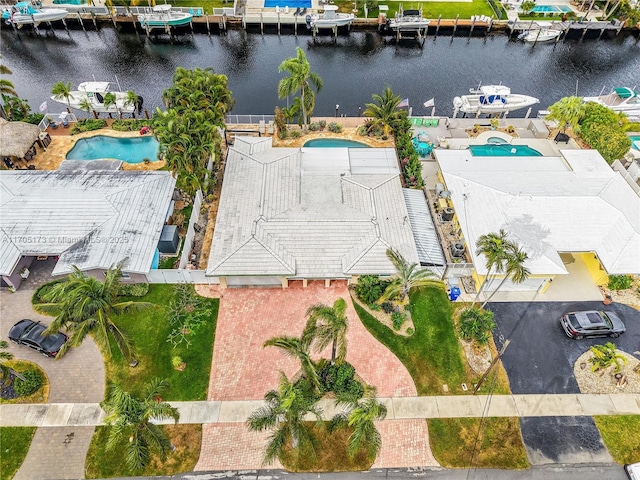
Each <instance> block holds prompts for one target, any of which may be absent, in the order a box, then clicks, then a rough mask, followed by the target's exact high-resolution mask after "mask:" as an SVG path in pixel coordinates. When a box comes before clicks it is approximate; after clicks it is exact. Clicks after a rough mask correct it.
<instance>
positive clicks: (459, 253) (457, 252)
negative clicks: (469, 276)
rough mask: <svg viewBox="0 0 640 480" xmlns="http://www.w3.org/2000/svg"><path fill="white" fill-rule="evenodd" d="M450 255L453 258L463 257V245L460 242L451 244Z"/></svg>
mask: <svg viewBox="0 0 640 480" xmlns="http://www.w3.org/2000/svg"><path fill="white" fill-rule="evenodd" d="M451 255H453V256H454V257H463V256H464V245H463V244H462V243H460V242H456V243H453V244H451Z"/></svg>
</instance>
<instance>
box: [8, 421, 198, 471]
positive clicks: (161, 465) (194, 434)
mask: <svg viewBox="0 0 640 480" xmlns="http://www.w3.org/2000/svg"><path fill="white" fill-rule="evenodd" d="M110 428H111V427H96V433H95V434H94V435H93V438H92V439H91V445H89V452H88V453H87V460H86V464H85V471H86V478H110V477H130V476H133V475H139V476H153V475H174V474H177V473H182V472H191V471H193V468H194V467H195V466H196V463H197V461H198V457H199V456H200V444H201V442H202V425H195V424H187V425H163V426H162V429H163V430H164V431H165V432H167V433H168V434H169V437H170V438H171V443H172V444H173V445H175V447H176V449H175V451H173V452H170V453H169V455H168V456H167V459H166V460H165V461H164V462H162V460H161V459H160V457H158V456H157V455H153V456H152V457H151V462H150V463H149V465H147V467H146V468H145V469H144V470H142V471H136V472H132V471H130V470H129V469H128V468H127V466H126V465H125V463H124V458H125V457H126V447H127V444H128V442H127V439H126V438H124V439H122V440H123V441H122V442H120V443H119V444H118V445H116V446H115V447H114V448H113V449H112V450H107V439H108V437H109V431H110ZM114 459H117V461H114ZM3 478H4V477H3Z"/></svg>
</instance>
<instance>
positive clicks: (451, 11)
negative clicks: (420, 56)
mask: <svg viewBox="0 0 640 480" xmlns="http://www.w3.org/2000/svg"><path fill="white" fill-rule="evenodd" d="M195 1H197V0H195ZM335 4H336V5H338V7H340V11H341V12H345V13H350V12H351V9H352V8H353V1H348V0H335ZM380 4H382V5H387V6H388V7H389V11H388V12H387V18H393V17H395V15H396V12H398V11H399V10H400V6H401V5H402V6H403V8H404V10H414V9H415V10H419V9H420V8H422V16H423V17H426V18H430V19H433V20H436V19H437V18H438V16H439V15H442V18H443V19H455V18H456V15H460V18H466V19H469V18H471V16H472V15H486V16H488V17H491V16H494V15H495V14H494V13H493V10H492V9H491V7H490V6H489V4H488V3H487V2H486V0H473V1H472V2H397V1H391V2H384V1H383V2H380ZM368 16H369V18H377V16H378V10H377V9H374V10H369V15H368ZM357 17H358V18H364V8H363V6H362V1H358V14H357Z"/></svg>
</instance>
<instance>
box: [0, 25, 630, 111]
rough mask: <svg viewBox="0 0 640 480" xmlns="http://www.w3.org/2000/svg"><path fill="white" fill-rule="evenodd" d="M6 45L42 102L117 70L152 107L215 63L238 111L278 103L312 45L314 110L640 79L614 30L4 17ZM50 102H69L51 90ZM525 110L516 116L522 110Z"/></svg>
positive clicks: (552, 93)
mask: <svg viewBox="0 0 640 480" xmlns="http://www.w3.org/2000/svg"><path fill="white" fill-rule="evenodd" d="M1 42H2V43H1V46H0V52H1V53H2V55H3V57H4V58H3V62H4V64H5V65H7V66H8V67H9V68H11V70H12V71H13V74H12V75H10V76H7V77H6V78H8V79H9V80H11V81H12V82H13V83H14V85H15V86H16V89H17V90H18V93H19V94H20V96H21V97H24V98H27V99H28V100H29V101H30V102H31V105H32V107H33V108H34V110H37V108H38V105H40V104H41V103H42V102H44V101H45V100H48V99H49V96H50V93H49V92H50V91H51V86H52V85H53V84H54V83H56V82H58V81H64V82H71V83H72V84H73V86H74V87H75V86H76V85H77V84H78V83H79V82H82V81H87V80H92V79H94V78H95V79H96V80H106V81H114V80H115V78H116V76H117V78H118V80H119V82H120V85H121V87H122V89H123V90H134V91H135V92H136V93H138V94H139V95H141V96H143V97H144V101H145V108H147V109H148V110H149V111H150V112H151V111H153V110H154V109H155V107H159V106H161V93H162V90H163V89H165V88H167V87H168V86H169V85H170V84H171V76H172V74H173V72H174V70H175V69H176V67H179V66H181V67H185V68H194V67H202V68H205V67H212V68H213V69H214V70H215V72H216V73H223V74H225V75H227V76H228V77H229V86H230V88H231V90H232V91H233V96H234V97H235V99H236V104H235V107H234V109H233V111H232V112H231V113H233V114H273V110H274V107H275V106H276V105H280V106H286V100H281V99H278V96H277V84H278V81H279V80H280V79H281V78H282V76H283V74H281V73H279V72H278V66H279V65H280V63H281V62H282V61H283V60H284V59H286V58H289V57H292V56H294V55H295V49H296V47H301V48H302V49H304V51H305V52H306V55H307V58H308V59H309V62H310V63H311V68H312V70H313V71H315V72H317V73H318V74H319V75H320V76H321V77H322V79H323V81H324V88H323V89H322V91H321V92H320V94H319V95H318V96H317V100H316V109H315V115H318V116H333V115H335V113H336V105H339V111H338V114H339V115H348V116H355V115H357V114H358V107H362V109H363V110H364V108H365V104H366V103H367V102H371V95H372V94H373V93H381V92H382V91H383V89H384V88H385V87H386V86H389V87H391V88H392V89H393V91H394V92H395V93H397V94H398V95H399V96H401V97H402V98H408V99H409V103H410V105H411V106H412V107H413V112H414V114H428V113H430V112H431V108H428V109H427V108H425V107H423V106H422V104H423V102H425V101H426V100H429V99H431V98H433V99H434V100H435V107H436V114H437V115H449V116H450V115H451V114H452V112H453V106H452V100H453V98H454V97H455V96H459V95H462V94H465V93H467V92H468V90H469V88H470V87H475V86H477V85H478V84H479V83H480V82H482V83H483V84H497V83H503V84H505V85H507V86H510V87H511V90H512V92H514V93H523V94H527V95H532V96H534V97H537V98H540V100H541V101H540V104H539V105H537V106H536V108H534V110H533V113H534V114H535V112H536V111H537V110H538V109H545V108H547V107H548V106H549V105H550V104H552V103H553V102H555V101H557V100H558V99H560V98H562V97H564V96H568V95H575V94H576V91H577V93H578V95H581V96H582V95H596V94H598V93H599V92H600V91H601V90H602V89H603V87H604V88H606V89H607V90H609V89H611V88H612V87H618V86H630V87H631V86H634V85H635V86H640V42H639V40H638V38H636V37H634V36H623V35H620V36H617V37H613V38H610V39H606V40H595V39H593V40H583V41H580V40H566V41H561V42H559V43H558V44H555V45H554V44H549V45H547V44H538V45H536V46H535V47H533V46H532V45H530V44H524V43H522V42H518V41H517V40H514V39H510V38H509V37H508V36H507V35H506V34H504V33H498V32H496V33H491V34H490V35H488V36H486V37H485V36H481V37H466V36H455V37H453V36H445V35H440V36H437V37H435V36H429V37H428V38H427V40H426V42H425V43H424V46H423V47H422V48H421V47H419V46H417V44H415V43H413V42H407V43H401V44H400V45H396V44H395V41H390V37H382V36H380V35H379V34H378V33H377V32H355V31H352V32H351V33H349V34H345V35H342V36H339V37H338V38H337V40H336V41H335V43H334V41H333V40H332V39H331V38H330V37H319V39H318V40H317V41H315V42H314V41H313V39H312V37H311V36H309V35H308V34H307V33H306V31H305V33H304V34H303V35H298V36H297V37H296V36H294V35H292V34H287V35H284V34H283V35H280V36H279V35H276V34H268V35H264V36H263V35H260V34H259V33H247V32H244V31H238V30H233V31H229V32H228V33H227V34H226V35H218V34H216V35H212V36H211V37H209V36H207V35H206V34H195V35H184V36H181V37H178V38H177V39H175V40H173V41H169V39H168V38H163V37H158V38H156V39H154V40H149V39H148V38H146V37H145V36H144V35H136V34H135V33H122V32H118V31H117V30H115V29H113V28H109V27H104V28H102V29H101V30H99V31H87V32H86V33H85V32H83V31H82V30H71V31H70V32H65V31H64V30H61V29H57V30H54V31H49V32H43V31H41V33H40V35H35V34H33V33H29V32H22V33H20V34H18V35H16V34H15V33H14V32H12V31H11V29H8V28H7V27H5V26H3V28H2V32H1ZM48 107H49V112H60V111H62V109H63V107H62V106H61V105H60V104H57V103H55V102H52V101H51V100H49V101H48ZM525 113H526V109H525V110H520V111H517V112H512V113H511V114H510V116H513V117H518V116H520V117H522V116H524V115H525Z"/></svg>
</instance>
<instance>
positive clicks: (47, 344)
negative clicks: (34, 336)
mask: <svg viewBox="0 0 640 480" xmlns="http://www.w3.org/2000/svg"><path fill="white" fill-rule="evenodd" d="M59 343H60V334H58V333H56V334H53V335H49V336H48V337H42V341H40V345H41V346H42V347H43V348H45V349H47V350H48V349H50V348H52V347H55V346H56V345H57V344H59Z"/></svg>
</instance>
